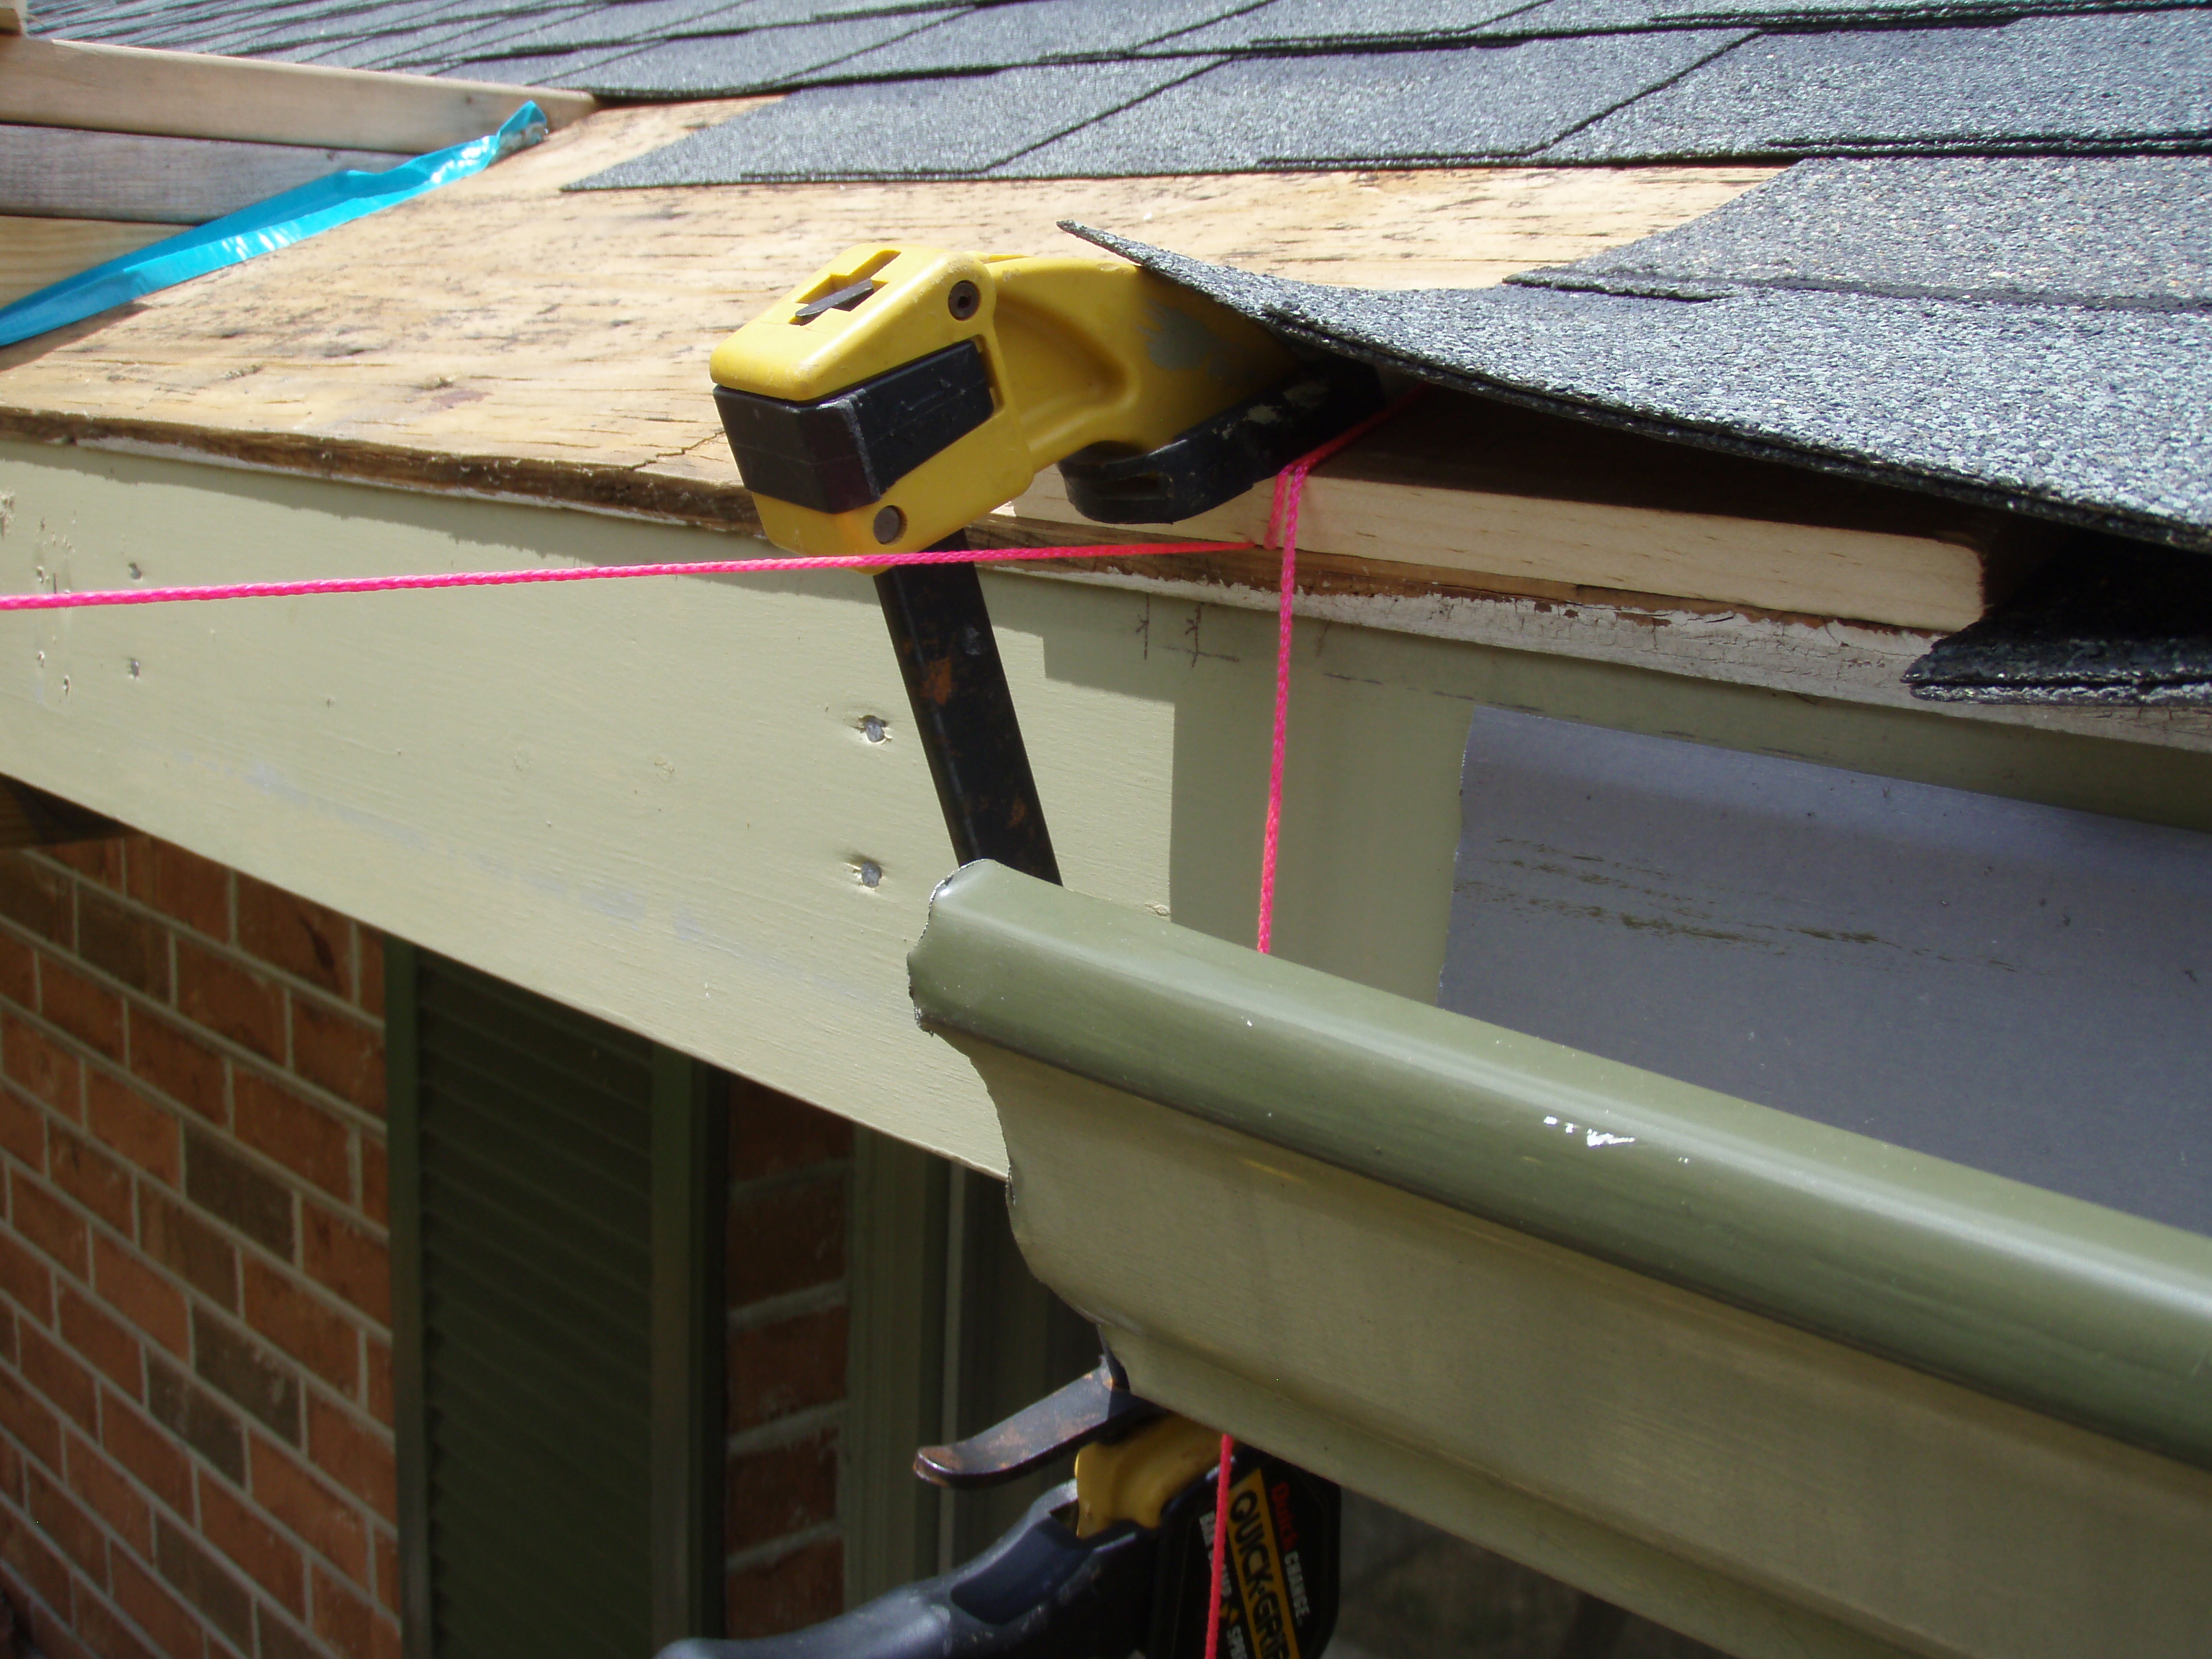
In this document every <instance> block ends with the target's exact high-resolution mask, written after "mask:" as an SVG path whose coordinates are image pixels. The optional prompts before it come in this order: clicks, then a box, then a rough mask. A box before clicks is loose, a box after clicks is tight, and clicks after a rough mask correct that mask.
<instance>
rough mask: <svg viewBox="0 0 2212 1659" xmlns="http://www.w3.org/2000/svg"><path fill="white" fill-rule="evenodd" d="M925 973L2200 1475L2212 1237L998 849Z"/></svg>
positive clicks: (1164, 1090)
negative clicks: (1737, 1090)
mask: <svg viewBox="0 0 2212 1659" xmlns="http://www.w3.org/2000/svg"><path fill="white" fill-rule="evenodd" d="M908 969H909V971H910V972H911V975H912V977H913V994H914V1001H915V1008H916V1010H917V1012H919V1014H920V1015H921V1019H922V1021H923V1023H924V1024H927V1025H928V1026H931V1027H933V1028H937V1029H941V1030H948V1031H953V1032H959V1033H964V1034H967V1035H969V1036H975V1037H979V1038H981V1039H983V1040H985V1041H987V1042H993V1043H996V1044H998V1045H1000V1046H1001V1047H1003V1048H1009V1049H1012V1050H1014V1051H1016V1052H1018V1053H1020V1054H1026V1055H1028V1056H1030V1058H1032V1059H1035V1060H1040V1061H1042V1062H1043V1063H1045V1064H1047V1065H1050V1066H1057V1067H1059V1068H1060V1069H1062V1070H1065V1071H1067V1072H1071V1073H1076V1074H1077V1075H1079V1076H1081V1077H1085V1078H1088V1079H1092V1080H1094V1081H1096V1082H1099V1083H1103V1084H1107V1085H1111V1086H1113V1087H1115V1088H1119V1089H1122V1090H1126V1091H1128V1092H1130V1093H1132V1094H1135V1095H1139V1096H1143V1097H1147V1098H1149V1099H1152V1100H1155V1101H1158V1102H1160V1103H1163V1104H1164V1105H1167V1106H1170V1107H1174V1108H1176V1109H1180V1110H1182V1111H1185V1112H1188V1113H1191V1114H1194V1115H1196V1116H1199V1117H1200V1118H1204V1119H1206V1120H1208V1121H1212V1122H1214V1123H1217V1124H1220V1125H1223V1126H1225V1127H1230V1128H1233V1129H1237V1130H1239V1131H1242V1132H1243V1133H1247V1134H1249V1135H1253V1136H1255V1137H1257V1138H1259V1139H1264V1140H1267V1141H1269V1142H1272V1143H1273V1144H1275V1145H1277V1146H1285V1147H1288V1148H1291V1149H1292V1150H1294V1151H1297V1152H1303V1153H1305V1154H1307V1155H1308V1156H1310V1157H1312V1158H1317V1159H1320V1160H1322V1162H1324V1163H1328V1164H1334V1165H1336V1166H1337V1167H1339V1168H1341V1169H1344V1170H1350V1171H1352V1172H1354V1173H1356V1174H1359V1175H1364V1176H1370V1177H1371V1178H1373V1179H1375V1180H1376V1181H1379V1182H1386V1183H1388V1184H1389V1185H1390V1186H1392V1187H1395V1188H1401V1189H1402V1190H1404V1191H1406V1192H1409V1193H1413V1194H1419V1195H1420V1196H1422V1197H1424V1198H1427V1199H1431V1200H1434V1201H1436V1202H1438V1203H1441V1204H1444V1205H1448V1206H1451V1207H1452V1208H1455V1209H1457V1210H1461V1211H1464V1212H1468V1213H1469V1214H1473V1215H1477V1216H1481V1217H1484V1218H1487V1219H1490V1220H1492V1221H1496V1222H1498V1223H1501V1224H1504V1225H1507V1226H1510V1227H1514V1228H1517V1229H1520V1230H1522V1231H1526V1232H1528V1233H1532V1234H1535V1235H1538V1236H1540V1237H1544V1238H1547V1239H1550V1240H1552V1241H1553V1242H1555V1243H1561V1244H1565V1245H1567V1246H1570V1247H1571V1248H1573V1249H1578V1250H1582V1251H1585V1252H1587V1253H1589V1254H1590V1255H1596V1256H1601V1257H1603V1258H1605V1259H1606V1260H1608V1261H1613V1262H1615V1263H1617V1264H1620V1265H1621V1266H1624V1267H1630V1268H1632V1269H1634V1270H1636V1271H1638V1272H1642V1273H1648V1274H1650V1275H1653V1276H1655V1277H1657V1278H1660V1279H1668V1280H1670V1281H1672V1282H1674V1283H1675V1284H1677V1285H1683V1286H1686V1287H1688V1288H1690V1289H1692V1290H1697V1291H1703V1292H1705V1293H1706V1294H1708V1295H1711V1296H1714V1297H1719V1298H1722V1299H1723V1300H1725V1301H1728V1302H1731V1303H1735V1304H1737V1305H1739V1306H1741V1307H1744V1308H1747V1309H1749V1310H1753V1311H1755V1312H1758V1313H1761V1314H1765V1315H1767V1316H1771V1317H1773V1318H1776V1319H1779V1320H1783V1321H1786V1322H1789V1323H1791V1324H1794V1325H1796V1326H1799V1327H1802V1328H1805V1329H1808V1330H1810V1331H1813V1332H1815V1333H1817V1334H1820V1335H1824V1336H1827V1337H1831V1338H1834V1339H1836V1340H1840V1341H1844V1342H1849V1343H1851V1344H1854V1345H1856V1346H1860V1347H1863V1348H1865V1349H1868V1350H1870V1351H1872V1352H1876V1353H1880V1354H1883V1355H1886V1356H1887V1357H1889V1358H1893V1359H1896V1360H1899V1361H1901V1362H1903V1363H1905V1364H1910V1365H1913V1366H1916V1367H1918V1368H1920V1369H1922V1370H1927V1371H1929V1372H1932V1373H1935V1374H1936V1375H1938V1376H1946V1377H1949V1378H1951V1379H1953V1380H1954V1381H1957V1382H1960V1383H1966V1384H1967V1385H1968V1386H1970V1387H1972V1388H1975V1389H1981V1390H1984V1391H1985V1392H1987V1393H1989V1394H1990V1395H1996V1396H1997V1397H1999V1398H2001V1399H2005V1400H2009V1401H2015V1402H2016V1403H2019V1404H2022V1405H2027V1406H2031V1407H2035V1408H2037V1409H2039V1410H2041V1411H2044V1412H2047V1413H2051V1414H2052V1415H2055V1416H2058V1417H2062V1418H2066V1419H2071V1420H2073V1421H2075V1422H2077V1423H2081V1424H2083V1425H2087V1426H2089V1427H2092V1428H2094V1429H2098V1430H2101V1431H2104V1432H2106V1433H2108V1434H2112V1435H2114V1436H2117V1437H2120V1438H2122V1439H2125V1440H2129V1441H2132V1442H2135V1443H2138V1444H2141V1445H2143V1446H2146V1447H2148V1448H2150V1449H2154V1450H2156V1451H2160V1452H2163V1453H2166V1454H2167V1455H2172V1456H2175V1457H2179V1458H2183V1459H2185V1460H2187V1461H2189V1462H2194V1463H2197V1464H2201V1465H2208V1466H2212V1240H2208V1239H2205V1238H2203V1237H2198V1236H2197V1235H2196V1234H2194V1233H2189V1232H2185V1231H2180V1230H2179V1229H2177V1228H2172V1227H2166V1226H2163V1225H2160V1224H2158V1223H2155V1222H2150V1221H2144V1220H2141V1219H2139V1218H2136V1217H2133V1216H2130V1215H2124V1214H2122V1213H2120V1212H2117V1211H2113V1210H2107V1209H2105V1208H2102V1207H2100V1206H2096V1205H2093V1204H2087V1203H2084V1202H2082V1201H2081V1200H2075V1199H2070V1198H2066V1197H2062V1196H2060V1195H2058V1194H2053V1193H2049V1192H2045V1191H2043V1190H2042V1189H2040V1188H2033V1187H2028V1186H2024V1185H2022V1184H2021V1183H2020V1182H2013V1181H2008V1180H2005V1179H2004V1178H2002V1176H1992V1175H1987V1174H1984V1173H1983V1172H1981V1171H1979V1170H1972V1169H1968V1168H1966V1167H1965V1166H1963V1165H1960V1164H1952V1163H1949V1162H1947V1161H1945V1160H1944V1159H1942V1158H1930V1157H1928V1156H1926V1155H1924V1154H1922V1153H1917V1152H1907V1151H1905V1150H1903V1149H1902V1148H1899V1147H1896V1146H1888V1145H1887V1144H1885V1143H1883V1142H1881V1141H1876V1140H1872V1139H1868V1138H1866V1137H1865V1136H1863V1135H1856V1134H1852V1133H1848V1132H1847V1131H1844V1130H1840V1129H1833V1128H1830V1127H1826V1125H1823V1124H1818V1123H1814V1122H1811V1121H1807V1120H1805V1119H1802V1118H1799V1117H1796V1116H1792V1115H1790V1114H1788V1113H1784V1112H1779V1111H1775V1110H1772V1109H1769V1108H1767V1107H1764V1106H1758V1105H1753V1104H1752V1103H1749V1102H1747V1101H1741V1100H1735V1099H1731V1098H1730V1097H1727V1096H1725V1095H1720V1094H1716V1093H1714V1092H1712V1091H1710V1090H1705V1089H1700V1088H1697V1087H1694V1086H1692V1085H1689V1084H1686V1083H1679V1082H1676V1081H1674V1080H1673V1079H1668V1078H1663V1077H1660V1076H1658V1075H1656V1073H1650V1072H1644V1071H1639V1070H1638V1069H1636V1068H1635V1067H1633V1066H1623V1065H1620V1064H1616V1063H1615V1062H1613V1061H1611V1060H1601V1059H1599V1058H1598V1057H1596V1056H1595V1055H1592V1054H1583V1053H1580V1052H1578V1051H1577V1050H1574V1049H1571V1048H1562V1047H1560V1046H1559V1045H1557V1044H1555V1043H1550V1042H1542V1041H1540V1040H1538V1039H1536V1038H1534V1037H1529V1036H1522V1035H1520V1034H1518V1033H1516V1032H1512V1031H1508V1030H1503V1029H1501V1028H1499V1027H1497V1026H1493V1025H1486V1024H1481V1023H1480V1022H1479V1021H1476V1020H1472V1019H1468V1018H1462V1016H1460V1015H1457V1014H1452V1013H1447V1012H1443V1011H1442V1010H1439V1009H1437V1008H1432V1007H1428V1006H1423V1005H1421V1004H1419V1003H1417V1002H1413V1001H1412V1000H1408V999H1407V998H1404V997H1399V996H1394V995H1391V994H1389V993H1387V992H1382V991H1376V990H1371V989H1370V988H1368V987H1364V986H1360V985H1356V984H1353V983H1352V982H1351V981H1346V980H1342V979H1338V978H1336V977H1334V976H1333V975H1328V974H1323V973H1319V972H1316V970H1314V969H1309V968H1303V967H1300V966H1298V965H1297V964H1295V963H1287V962H1284V961H1281V960H1279V959H1278V958H1274V957H1263V956H1261V955H1259V954H1257V953H1256V952H1255V951H1249V950H1245V949H1243V948H1241V947H1239V946H1237V945H1229V944H1225V943H1224V942H1222V941H1221V940H1219V939H1213V938H1211V937H1208V936H1206V935H1205V934H1201V933H1194V932H1192V931H1191V930H1189V929H1188V928H1183V927H1176V926H1174V925H1173V924H1172V923H1170V922H1167V921H1163V920H1161V919H1159V918H1158V917H1157V916H1154V915H1149V914H1146V913H1145V912H1141V911H1134V910H1127V909H1123V908H1120V907H1118V906H1115V905H1112V904H1109V903H1107V902H1103V901H1101V900H1097V899H1091V898H1085V897H1084V896H1080V895H1079V894H1075V893H1071V892H1068V891H1066V890H1065V889H1062V888H1059V887H1054V886H1052V885H1049V884H1047V883H1044V882H1041V881H1037V880H1035V879H1033V878H1030V877H1027V876H1023V875H1018V874H1017V873H1015V872H1012V871H1010V870H1006V869H1005V868H1002V867H1000V866H996V865H990V864H975V865H970V866H968V867H967V868H966V869H964V870H963V871H961V872H959V873H958V874H957V875H955V876H953V877H951V878H950V879H948V880H947V881H946V882H945V883H944V884H943V885H942V886H940V887H939V889H938V891H937V894H936V896H935V899H934V901H933V904H932V906H931V910H930V920H929V925H928V927H927V931H926V933H924V934H923V937H922V939H921V943H920V944H919V945H917V946H916V947H915V950H914V951H913V953H912V955H911V956H910V957H908ZM1569 1125H1571V1126H1573V1133H1568V1132H1567V1126H1569ZM1594 1136H1595V1139H1593V1137H1594ZM1608 1137H1610V1138H1611V1139H1607V1138H1608Z"/></svg>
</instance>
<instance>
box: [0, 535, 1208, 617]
mask: <svg viewBox="0 0 2212 1659" xmlns="http://www.w3.org/2000/svg"><path fill="white" fill-rule="evenodd" d="M1250 550H1251V544H1250V543H1249V542H1145V543H1137V544H1129V545H1126V546H1114V547H987V548H962V549H946V550H937V549H933V548H925V549H924V550H921V551H920V552H918V553H837V554H818V555H814V554H793V555H791V556H787V557H781V558H768V559H705V560H701V561H698V562H693V563H689V564H584V565H570V566H566V567H562V568H550V569H539V570H462V571H449V572H445V573H442V574H430V575H414V576H318V577H313V578H309V579H307V580H301V581H289V582H221V583H216V584H214V585H212V586H206V587H118V588H95V589H93V590H91V591H89V592H82V593H5V594H0V611H74V610H77V609H80V608H84V607H88V606H93V605H175V604H180V603H182V602H184V601H186V600H192V599H295V598H299V597H301V596H302V595H308V594H318V593H397V592H408V591H410V590H413V589H416V588H424V587H518V586H524V585H526V584H527V583H532V582H590V581H608V580H616V579H618V578H620V577H623V576H721V575H730V576H746V575H757V574H764V573H767V572H772V571H779V570H881V569H884V568H888V567H890V566H892V565H906V564H996V563H1000V562H1008V561H1015V562H1028V561H1030V560H1033V559H1098V558H1115V559H1118V558H1127V557H1131V556H1136V555H1139V554H1153V555H1157V554H1164V553H1246V552H1249V551H1250Z"/></svg>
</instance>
